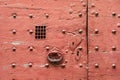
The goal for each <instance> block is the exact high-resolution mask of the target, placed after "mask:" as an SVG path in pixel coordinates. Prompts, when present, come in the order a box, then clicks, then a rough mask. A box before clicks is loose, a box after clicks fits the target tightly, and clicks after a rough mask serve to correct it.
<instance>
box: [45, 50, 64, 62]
mask: <svg viewBox="0 0 120 80" xmlns="http://www.w3.org/2000/svg"><path fill="white" fill-rule="evenodd" d="M47 60H48V61H49V62H50V63H52V64H60V63H61V62H62V60H63V56H62V54H61V53H60V52H56V51H54V52H50V53H48V55H47Z"/></svg>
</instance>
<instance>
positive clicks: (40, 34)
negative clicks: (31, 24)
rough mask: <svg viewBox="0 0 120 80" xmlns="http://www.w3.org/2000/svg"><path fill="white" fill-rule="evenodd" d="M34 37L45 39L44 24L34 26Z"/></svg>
mask: <svg viewBox="0 0 120 80" xmlns="http://www.w3.org/2000/svg"><path fill="white" fill-rule="evenodd" d="M35 28H36V29H35V39H45V38H46V26H36V27H35Z"/></svg>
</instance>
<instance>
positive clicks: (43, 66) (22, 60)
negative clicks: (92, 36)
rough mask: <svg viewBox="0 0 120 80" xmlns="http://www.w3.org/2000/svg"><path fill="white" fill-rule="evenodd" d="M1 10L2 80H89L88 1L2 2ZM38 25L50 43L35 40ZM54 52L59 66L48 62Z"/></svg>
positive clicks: (41, 0) (14, 0) (0, 2)
mask: <svg viewBox="0 0 120 80" xmlns="http://www.w3.org/2000/svg"><path fill="white" fill-rule="evenodd" d="M0 10H1V12H0V45H1V47H0V73H1V75H0V80H87V71H86V64H87V54H86V53H87V50H86V0H84V1H81V2H80V1H79V0H66V1H65V0H35V1H32V0H27V1H26V0H23V1H20V0H9V1H5V0H1V1H0ZM81 14H82V15H81ZM36 25H39V26H41V25H45V26H46V27H47V31H46V33H47V35H46V39H42V40H36V39H35V34H34V33H35V26H36ZM81 30H82V31H83V32H82V31H81ZM62 31H64V32H65V33H63V32H62ZM79 31H80V33H79ZM80 46H82V48H83V49H82V50H81V49H80V51H79V50H78V48H79V47H80ZM46 48H47V49H50V50H46ZM54 50H58V51H60V52H61V54H62V55H63V58H64V60H63V62H62V63H61V64H59V65H57V66H56V65H55V66H54V65H52V64H50V63H49V62H48V61H47V55H48V53H49V52H50V51H54ZM78 51H79V52H78Z"/></svg>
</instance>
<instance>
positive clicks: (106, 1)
mask: <svg viewBox="0 0 120 80" xmlns="http://www.w3.org/2000/svg"><path fill="white" fill-rule="evenodd" d="M119 4H120V0H89V4H88V5H89V13H88V15H89V16H88V26H89V27H88V28H89V30H88V39H89V40H88V45H89V80H119V79H120V43H119V42H120V5H119Z"/></svg>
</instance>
